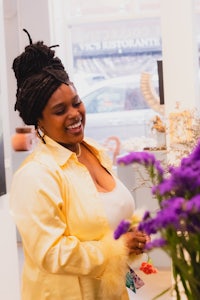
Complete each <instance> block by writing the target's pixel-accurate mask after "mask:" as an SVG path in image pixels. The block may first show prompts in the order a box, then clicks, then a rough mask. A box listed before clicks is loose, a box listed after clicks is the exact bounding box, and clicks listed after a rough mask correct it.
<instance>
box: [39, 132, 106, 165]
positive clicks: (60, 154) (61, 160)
mask: <svg viewBox="0 0 200 300" xmlns="http://www.w3.org/2000/svg"><path fill="white" fill-rule="evenodd" d="M45 143H46V144H43V143H42V142H41V144H40V145H41V147H45V148H46V147H47V148H48V150H49V151H50V152H51V154H52V155H53V157H54V159H55V160H56V162H57V163H58V164H59V165H60V166H63V165H64V164H66V162H67V161H68V160H69V159H73V160H76V161H77V156H76V153H74V152H73V151H71V150H69V149H68V148H65V147H63V146H61V145H60V144H59V143H57V142H55V141H54V140H52V139H51V138H50V137H48V136H45ZM82 143H83V144H85V145H86V146H87V147H88V149H89V150H90V151H91V152H92V153H94V155H95V156H96V157H97V158H98V159H99V161H100V163H101V164H102V165H103V166H104V167H105V168H107V169H111V165H112V163H111V161H110V159H109V158H108V157H107V155H105V148H104V147H103V146H100V145H99V144H98V143H97V142H95V141H94V140H92V139H89V138H85V139H84V140H83V141H82Z"/></svg>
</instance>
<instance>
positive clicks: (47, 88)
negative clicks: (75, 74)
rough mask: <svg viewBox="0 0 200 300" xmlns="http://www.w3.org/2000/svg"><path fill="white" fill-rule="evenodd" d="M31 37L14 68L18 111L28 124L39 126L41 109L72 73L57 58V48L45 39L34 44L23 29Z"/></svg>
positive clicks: (66, 82) (68, 82)
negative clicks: (53, 48)
mask: <svg viewBox="0 0 200 300" xmlns="http://www.w3.org/2000/svg"><path fill="white" fill-rule="evenodd" d="M23 30H24V31H25V32H26V33H27V35H28V37H29V42H30V45H28V46H26V47H25V51H24V52H23V53H21V54H20V55H19V56H17V57H16V58H15V59H14V61H13V65H12V69H13V71H14V73H15V77H16V79H17V92H16V98H17V100H16V103H15V107H14V109H15V110H18V111H19V116H20V117H21V118H22V120H23V121H24V123H25V124H26V125H34V126H35V128H37V123H38V119H39V118H41V117H42V111H43V109H44V107H45V105H46V103H47V102H48V100H49V98H50V97H51V95H52V94H53V93H54V91H55V90H56V89H57V88H58V87H59V86H60V85H61V84H62V83H65V84H67V85H69V84H70V80H69V76H68V74H67V72H66V71H65V69H64V66H63V64H62V62H61V60H60V59H59V58H58V57H55V51H53V50H52V49H51V48H52V47H57V46H58V45H55V46H51V47H48V46H46V45H45V44H44V42H43V41H38V42H37V43H34V44H33V43H32V39H31V37H30V35H29V33H28V32H27V30H26V29H23Z"/></svg>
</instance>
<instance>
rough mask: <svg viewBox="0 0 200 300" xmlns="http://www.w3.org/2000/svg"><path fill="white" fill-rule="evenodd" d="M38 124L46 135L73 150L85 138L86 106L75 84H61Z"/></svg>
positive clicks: (50, 99)
mask: <svg viewBox="0 0 200 300" xmlns="http://www.w3.org/2000/svg"><path fill="white" fill-rule="evenodd" d="M38 125H39V127H40V128H41V130H42V131H43V132H44V134H45V135H48V136H49V137H50V138H51V139H53V140H55V141H56V142H58V143H59V144H62V145H63V146H65V147H67V148H69V149H70V150H72V151H73V149H74V147H75V145H76V144H77V143H80V142H81V141H82V140H83V137H84V127H85V106H84V104H83V103H82V101H81V100H80V98H79V96H78V94H77V92H76V90H75V88H74V87H73V85H66V84H61V85H60V87H59V88H58V89H57V90H56V91H55V92H54V93H53V94H52V96H51V97H50V98H49V100H48V102H47V104H46V106H45V108H44V110H43V112H42V118H41V119H39V122H38Z"/></svg>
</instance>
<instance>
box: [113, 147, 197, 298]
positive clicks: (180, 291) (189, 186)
mask: <svg viewBox="0 0 200 300" xmlns="http://www.w3.org/2000/svg"><path fill="white" fill-rule="evenodd" d="M117 163H118V164H126V165H128V164H132V163H138V164H142V165H143V166H144V167H145V169H146V170H147V172H148V174H149V177H150V179H151V181H152V194H153V195H154V197H155V198H156V199H157V201H158V204H159V209H158V211H157V212H156V213H151V212H149V211H146V212H145V213H144V215H143V218H142V220H141V222H140V223H139V227H138V228H139V230H142V231H144V232H146V234H148V235H154V234H156V236H157V238H155V239H152V241H150V242H148V243H147V244H146V250H147V251H148V250H151V249H154V248H162V249H163V250H164V251H165V252H166V253H167V254H168V255H169V256H170V257H171V259H172V270H173V277H174V282H173V286H172V290H173V291H174V293H175V294H176V299H177V300H181V299H183V298H182V297H184V296H183V295H185V297H187V299H188V300H196V299H199V297H200V142H199V143H198V144H197V146H196V147H195V148H194V150H193V151H192V152H191V153H190V154H189V155H188V156H187V157H184V158H182V160H181V161H180V164H179V165H178V166H176V167H175V166H174V167H173V166H169V167H168V170H167V172H165V171H166V170H164V168H163V167H162V166H161V164H160V162H159V161H158V160H156V159H155V156H154V155H153V154H151V153H149V152H146V151H144V152H132V153H129V154H127V155H125V156H123V157H121V158H119V159H118V161H117Z"/></svg>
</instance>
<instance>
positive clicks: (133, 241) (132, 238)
mask: <svg viewBox="0 0 200 300" xmlns="http://www.w3.org/2000/svg"><path fill="white" fill-rule="evenodd" d="M124 238H125V241H126V246H127V247H128V249H129V254H133V253H134V254H137V255H138V254H141V253H143V252H144V247H145V244H146V242H148V241H149V240H150V238H149V236H147V235H146V234H145V233H144V232H141V231H138V229H137V228H132V229H131V231H129V232H127V233H125V234H124Z"/></svg>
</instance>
